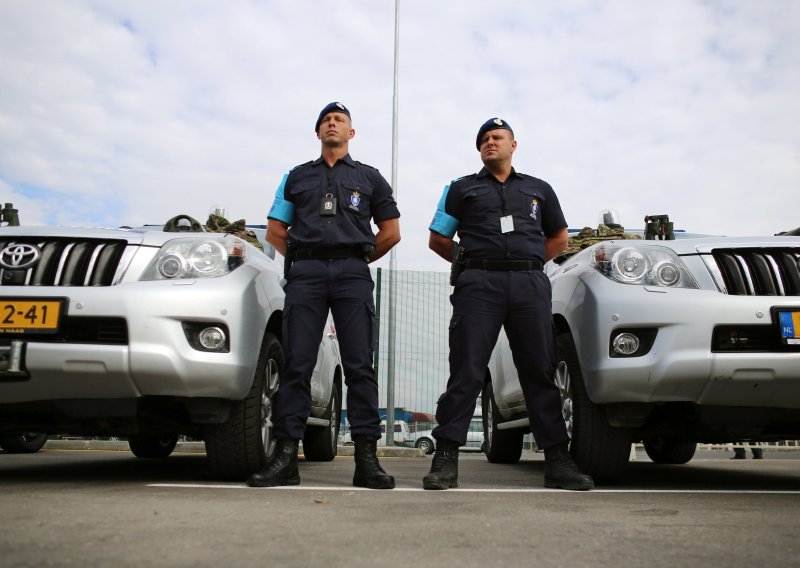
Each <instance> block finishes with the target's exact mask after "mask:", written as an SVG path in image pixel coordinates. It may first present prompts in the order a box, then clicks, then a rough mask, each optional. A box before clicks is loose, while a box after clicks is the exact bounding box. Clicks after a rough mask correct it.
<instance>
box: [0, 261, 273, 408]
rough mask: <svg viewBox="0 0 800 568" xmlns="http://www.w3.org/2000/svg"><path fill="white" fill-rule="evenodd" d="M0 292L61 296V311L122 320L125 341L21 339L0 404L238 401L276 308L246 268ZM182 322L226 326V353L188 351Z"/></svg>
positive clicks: (0, 389)
mask: <svg viewBox="0 0 800 568" xmlns="http://www.w3.org/2000/svg"><path fill="white" fill-rule="evenodd" d="M0 291H1V292H2V293H3V295H4V296H13V297H15V298H37V299H41V298H56V297H58V298H66V303H65V312H66V314H67V315H68V316H71V317H75V318H78V317H82V316H83V317H118V318H123V319H124V320H125V322H126V323H127V331H128V342H127V344H125V345H117V344H114V345H105V344H95V343H79V342H74V343H60V342H43V341H38V340H37V338H36V336H26V337H23V338H21V339H22V341H24V343H25V355H24V363H23V366H24V369H25V370H26V372H27V377H25V378H23V379H22V380H20V379H19V378H0V403H18V402H31V401H42V400H63V399H115V398H138V397H142V396H147V395H157V396H177V397H213V398H224V399H232V400H233V399H237V400H240V399H242V398H244V397H245V395H246V394H247V392H248V390H249V388H250V385H251V384H252V380H253V374H254V372H255V365H256V362H257V359H258V351H259V347H260V344H261V339H262V337H263V334H264V330H265V328H266V323H267V319H268V318H269V316H270V314H271V313H272V311H273V310H274V309H276V307H277V308H278V309H279V308H280V307H281V306H272V305H271V304H270V300H269V297H270V296H269V293H268V292H267V290H266V285H265V283H264V282H263V274H262V275H261V276H260V275H259V273H258V272H257V271H255V270H252V269H249V268H248V267H241V268H240V269H239V270H237V271H235V272H232V273H230V274H228V275H226V276H224V277H220V278H209V279H198V280H183V281H175V282H163V281H160V282H128V283H122V284H119V285H116V286H108V287H68V288H67V287H35V288H34V287H14V288H13V289H2V290H0ZM183 322H208V323H217V324H222V325H224V326H225V327H226V328H227V329H228V331H229V334H230V351H229V352H227V353H219V352H205V351H199V350H197V349H195V348H193V347H192V346H191V345H190V343H189V341H188V339H187V337H186V333H185V332H184V329H183V325H182V324H183ZM17 339H19V338H17ZM8 341H10V339H9V338H7V337H4V336H0V342H8Z"/></svg>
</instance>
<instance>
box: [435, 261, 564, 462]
mask: <svg viewBox="0 0 800 568" xmlns="http://www.w3.org/2000/svg"><path fill="white" fill-rule="evenodd" d="M450 302H451V304H452V305H453V317H452V319H451V320H450V378H449V379H448V382H447V389H446V390H445V392H444V394H442V396H441V397H439V401H438V403H437V409H436V421H437V422H438V426H437V427H436V428H435V429H434V430H433V437H434V438H436V439H445V440H450V441H453V442H458V444H459V445H464V444H465V443H466V440H467V431H468V429H469V422H470V419H471V418H472V415H473V412H474V410H475V401H476V399H477V397H478V395H479V394H480V392H481V389H482V388H483V383H484V380H485V378H486V367H487V365H488V364H489V359H490V357H491V354H492V349H493V348H494V346H495V344H496V343H497V337H498V334H499V333H500V326H503V327H504V328H505V330H506V335H507V336H508V341H509V344H510V346H511V353H512V356H513V359H514V366H515V367H516V368H517V373H518V375H519V381H520V386H521V387H522V392H523V394H524V397H525V403H526V405H527V409H528V417H529V419H530V423H531V432H532V433H533V436H534V437H535V438H536V443H537V445H538V446H539V447H540V448H549V447H551V446H554V445H556V444H559V443H561V442H565V441H567V440H568V439H569V436H568V434H567V428H566V424H565V422H564V416H563V415H562V413H561V397H560V395H559V392H558V387H556V385H555V382H554V375H555V370H556V366H557V364H558V361H557V359H558V347H557V345H556V341H555V329H554V326H553V316H552V311H551V309H552V306H551V288H550V280H549V279H548V278H547V276H545V274H544V273H543V272H542V271H540V270H479V269H468V270H465V271H464V272H462V273H461V274H460V275H459V277H458V281H457V282H456V285H455V289H454V291H453V294H452V295H451V296H450Z"/></svg>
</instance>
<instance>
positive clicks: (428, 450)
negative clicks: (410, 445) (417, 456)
mask: <svg viewBox="0 0 800 568" xmlns="http://www.w3.org/2000/svg"><path fill="white" fill-rule="evenodd" d="M414 446H415V447H416V448H418V449H420V450H422V451H423V452H424V453H425V454H426V455H430V454H432V453H433V452H434V451H435V450H436V446H435V444H434V443H433V440H431V439H430V438H420V439H419V440H417V441H416V443H415V444H414Z"/></svg>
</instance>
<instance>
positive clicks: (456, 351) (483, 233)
mask: <svg viewBox="0 0 800 568" xmlns="http://www.w3.org/2000/svg"><path fill="white" fill-rule="evenodd" d="M476 146H477V148H478V150H479V151H480V153H481V160H482V161H483V164H484V167H483V169H481V171H480V172H478V173H477V174H473V175H469V176H466V177H463V178H461V179H458V180H456V181H453V182H452V183H451V184H450V185H449V186H447V187H446V188H445V190H444V195H443V196H442V198H441V200H440V201H439V205H438V208H437V211H436V215H435V217H434V219H433V222H432V223H431V225H430V240H429V246H430V248H431V249H432V250H433V251H434V252H436V253H437V254H438V255H439V256H441V257H442V258H444V259H445V260H447V261H451V260H452V258H453V254H452V251H453V237H454V235H455V234H456V233H458V237H459V244H460V246H462V247H463V248H464V265H463V268H464V270H463V272H461V273H460V275H458V278H457V280H456V282H455V288H454V290H453V294H452V296H451V297H450V301H451V303H452V304H453V316H452V320H451V321H450V378H449V380H448V382H447V388H446V390H445V392H444V393H443V394H442V396H441V397H440V398H439V401H438V405H437V410H436V420H437V422H438V425H437V426H436V428H435V429H434V430H433V437H434V438H436V453H435V455H434V458H433V462H432V464H431V469H430V472H429V473H428V475H426V476H425V477H424V479H423V487H424V488H425V489H448V488H450V487H457V486H458V448H459V446H463V445H464V444H465V443H466V440H467V430H468V428H469V422H470V418H471V417H472V414H473V411H474V409H475V401H476V399H477V397H478V395H479V393H480V391H481V388H482V386H483V381H484V378H485V377H486V367H487V365H488V363H489V358H490V356H491V352H492V349H493V347H494V345H495V343H496V342H497V336H498V334H499V333H500V326H503V327H504V328H505V330H506V334H507V336H508V340H509V344H510V346H511V351H512V354H513V358H514V364H515V366H516V367H517V371H518V374H519V380H520V384H521V386H522V390H523V393H524V396H525V402H526V405H527V409H528V416H529V418H530V424H531V431H532V432H533V435H534V437H535V438H536V443H537V445H538V446H539V447H540V448H544V455H545V480H544V484H545V487H559V488H564V489H572V490H589V489H592V488H593V487H594V482H593V480H592V478H591V477H589V476H588V475H585V474H583V473H582V472H581V471H580V470H579V469H578V466H577V465H576V464H575V462H574V461H573V460H572V457H571V456H570V454H569V451H568V443H569V436H568V434H567V429H566V425H565V422H564V417H563V415H562V414H561V398H560V395H559V391H558V388H557V387H556V385H555V382H554V375H555V370H556V365H557V347H556V341H555V333H554V327H553V319H552V313H551V290H550V281H549V280H548V278H547V276H545V274H544V272H542V265H543V264H544V263H545V262H546V261H548V260H550V259H552V258H553V257H555V256H556V255H557V254H558V253H559V252H561V251H562V250H564V248H566V246H567V243H568V236H567V223H566V221H565V220H564V215H563V213H562V211H561V206H560V205H559V203H558V198H557V197H556V194H555V192H554V191H553V188H552V187H550V185H549V184H548V183H546V182H544V181H542V180H540V179H537V178H535V177H531V176H528V175H524V174H520V173H518V172H516V171H515V170H514V168H513V167H512V166H511V156H512V154H513V153H514V150H515V149H516V147H517V142H516V140H514V132H513V131H512V130H511V127H510V126H509V124H508V123H507V122H506V121H504V120H502V119H500V118H492V119H490V120H488V121H486V123H484V124H483V125H482V126H481V127H480V129H479V130H478V137H477V139H476Z"/></svg>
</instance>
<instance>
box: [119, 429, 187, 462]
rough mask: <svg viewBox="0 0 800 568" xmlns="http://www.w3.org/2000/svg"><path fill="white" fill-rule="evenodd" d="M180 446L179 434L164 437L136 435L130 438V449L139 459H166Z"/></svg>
mask: <svg viewBox="0 0 800 568" xmlns="http://www.w3.org/2000/svg"><path fill="white" fill-rule="evenodd" d="M177 445H178V435H177V434H166V435H164V436H145V435H136V436H131V437H130V438H128V447H130V449H131V452H133V455H135V456H136V457H137V458H155V459H159V458H166V457H169V455H170V454H171V453H172V451H173V450H174V449H175V446H177Z"/></svg>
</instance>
